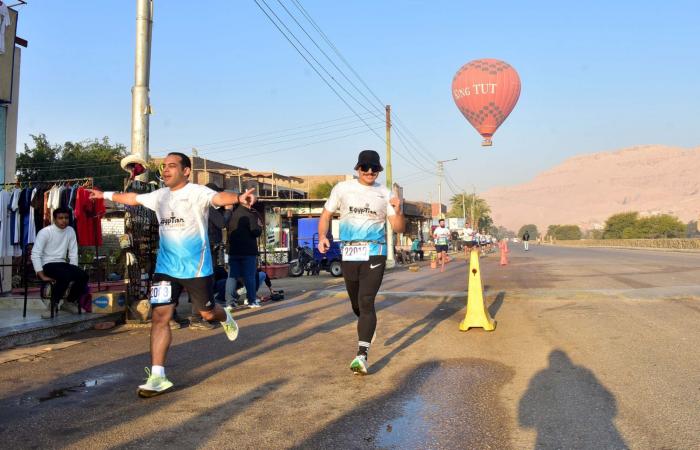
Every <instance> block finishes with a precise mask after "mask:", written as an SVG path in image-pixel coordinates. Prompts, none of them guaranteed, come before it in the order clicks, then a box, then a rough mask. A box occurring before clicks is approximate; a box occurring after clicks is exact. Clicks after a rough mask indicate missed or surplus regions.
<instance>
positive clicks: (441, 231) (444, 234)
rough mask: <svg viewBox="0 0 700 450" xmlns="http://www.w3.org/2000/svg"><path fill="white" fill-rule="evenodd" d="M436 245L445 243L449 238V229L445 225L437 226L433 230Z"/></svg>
mask: <svg viewBox="0 0 700 450" xmlns="http://www.w3.org/2000/svg"><path fill="white" fill-rule="evenodd" d="M433 237H434V238H435V244H436V245H447V243H448V242H449V240H450V229H449V228H447V227H440V226H439V227H437V228H435V230H434V231H433Z"/></svg>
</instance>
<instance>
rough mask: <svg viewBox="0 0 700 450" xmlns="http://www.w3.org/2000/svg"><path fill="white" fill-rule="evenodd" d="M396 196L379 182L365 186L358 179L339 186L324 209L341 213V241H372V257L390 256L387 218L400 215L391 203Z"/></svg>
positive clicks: (333, 191)
mask: <svg viewBox="0 0 700 450" xmlns="http://www.w3.org/2000/svg"><path fill="white" fill-rule="evenodd" d="M391 197H392V194H391V192H390V191H389V189H387V188H386V187H384V186H382V185H381V184H379V183H376V182H375V183H374V184H373V185H372V186H365V185H364V184H361V183H360V182H359V181H358V180H355V179H353V180H348V181H341V182H340V183H338V184H336V185H335V187H334V188H333V190H332V191H331V195H330V196H329V197H328V200H327V201H326V204H325V205H324V208H325V209H326V210H327V211H329V212H331V213H334V212H336V211H340V240H341V241H343V242H353V241H354V242H369V244H370V245H369V254H370V255H371V256H375V255H386V253H387V252H386V229H385V227H384V225H385V223H386V218H387V217H390V216H393V215H395V214H396V212H395V211H394V208H393V207H392V206H391V204H390V203H389V199H391Z"/></svg>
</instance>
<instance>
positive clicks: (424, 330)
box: [369, 297, 464, 373]
mask: <svg viewBox="0 0 700 450" xmlns="http://www.w3.org/2000/svg"><path fill="white" fill-rule="evenodd" d="M463 302H464V299H463V298H462V297H451V298H444V299H443V300H442V301H441V302H440V303H438V304H437V306H435V308H433V310H432V311H430V312H429V313H428V314H427V315H426V316H425V317H423V318H422V319H418V320H416V321H415V322H413V323H412V324H410V325H409V326H407V327H406V328H404V329H403V330H401V331H399V332H398V333H396V334H394V335H393V336H391V337H389V338H388V339H387V340H386V341H385V342H384V345H392V344H394V343H395V342H398V341H399V340H401V339H403V338H404V337H405V336H406V335H408V334H409V333H411V332H412V331H413V330H415V332H413V334H411V335H410V336H409V337H408V338H406V339H405V340H404V341H403V342H401V344H399V346H398V347H396V348H395V349H393V350H391V351H390V352H389V353H387V354H386V355H384V356H383V357H382V358H381V359H379V360H378V361H377V362H376V363H374V364H372V365H371V366H370V368H369V371H370V373H377V372H379V371H380V370H382V369H383V368H384V367H385V366H386V365H387V364H389V362H390V361H391V359H392V358H393V357H394V356H396V355H398V354H399V353H401V352H402V351H403V350H405V349H407V348H408V347H410V346H411V345H413V344H415V343H416V342H418V341H419V340H420V339H422V338H423V337H424V336H425V335H427V334H428V333H430V332H431V331H433V329H434V328H435V327H436V326H437V325H438V324H439V323H440V322H442V321H443V320H445V319H447V318H449V317H450V316H452V315H453V314H455V313H456V312H458V311H459V310H460V309H461V308H462V304H463Z"/></svg>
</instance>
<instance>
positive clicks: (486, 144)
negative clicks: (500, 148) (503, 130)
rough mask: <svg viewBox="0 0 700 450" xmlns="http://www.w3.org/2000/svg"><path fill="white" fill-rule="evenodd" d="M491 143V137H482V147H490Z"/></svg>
mask: <svg viewBox="0 0 700 450" xmlns="http://www.w3.org/2000/svg"><path fill="white" fill-rule="evenodd" d="M492 145H493V141H491V139H488V138H487V139H484V140H483V141H481V146H482V147H491V146H492Z"/></svg>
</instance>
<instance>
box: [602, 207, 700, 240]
mask: <svg viewBox="0 0 700 450" xmlns="http://www.w3.org/2000/svg"><path fill="white" fill-rule="evenodd" d="M638 216H639V215H638V213H636V212H629V213H622V214H615V215H613V216H610V218H609V219H608V220H607V221H606V222H605V230H604V232H603V239H660V238H680V237H685V235H686V233H687V226H686V225H685V224H684V223H683V222H681V221H680V220H678V218H676V217H674V216H671V215H669V214H660V215H658V216H649V217H642V218H639V217H638Z"/></svg>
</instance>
